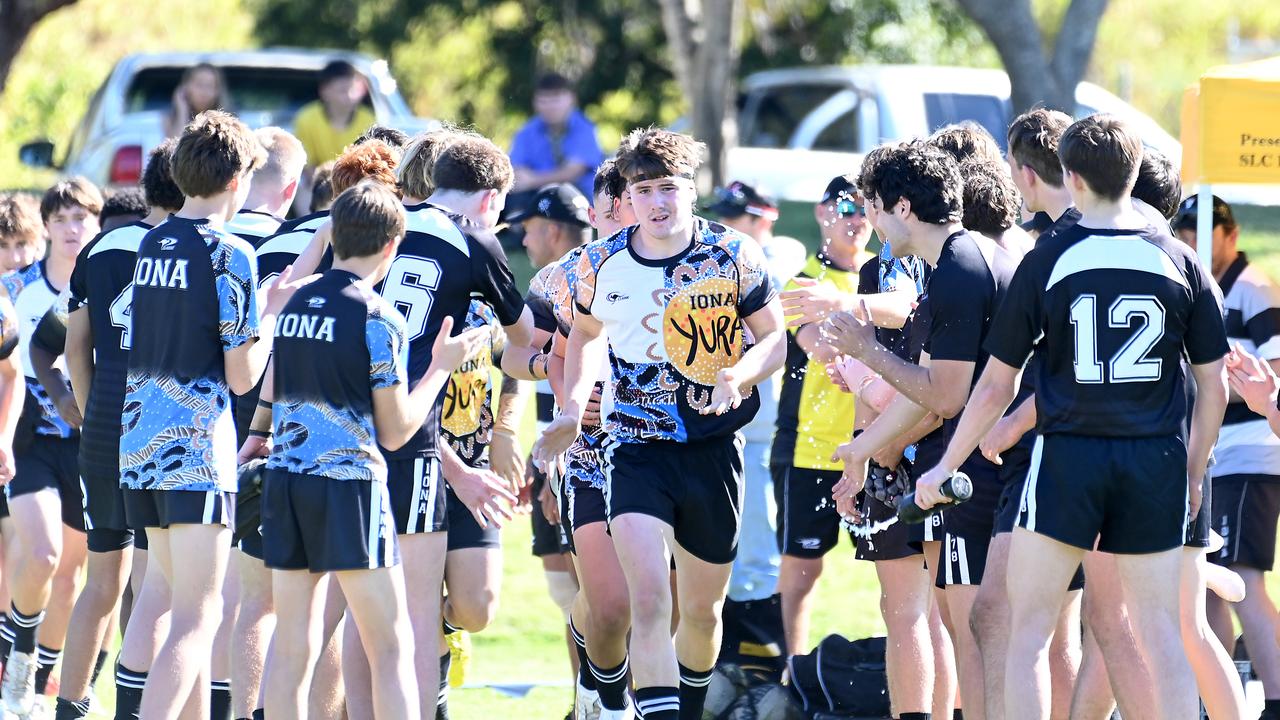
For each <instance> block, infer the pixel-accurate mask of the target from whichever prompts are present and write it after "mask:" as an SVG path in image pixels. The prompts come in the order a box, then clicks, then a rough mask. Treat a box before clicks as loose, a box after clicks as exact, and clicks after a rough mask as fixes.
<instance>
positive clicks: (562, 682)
mask: <svg viewBox="0 0 1280 720" xmlns="http://www.w3.org/2000/svg"><path fill="white" fill-rule="evenodd" d="M1236 217H1237V219H1238V220H1239V222H1240V225H1241V228H1242V232H1241V240H1240V246H1241V248H1242V249H1243V250H1245V251H1247V252H1248V253H1249V255H1250V258H1251V259H1252V260H1253V262H1255V263H1257V264H1258V265H1260V266H1261V267H1263V268H1265V269H1266V270H1267V272H1268V273H1269V274H1270V275H1271V276H1272V277H1275V278H1280V208H1249V207H1242V208H1237V209H1236ZM816 230H817V228H816V225H815V224H814V222H813V220H812V214H811V213H810V212H809V210H808V206H805V205H801V204H788V205H787V206H784V208H783V213H782V221H781V222H780V226H779V230H778V232H779V233H780V234H786V235H791V236H793V237H796V238H798V239H801V240H803V241H805V243H806V244H807V245H809V246H810V247H811V248H813V247H816V244H817V232H816ZM511 262H512V267H513V269H514V271H515V273H516V275H517V277H518V278H520V280H521V282H522V283H527V281H528V278H529V277H530V276H531V274H532V270H531V268H530V266H529V263H528V260H527V259H526V257H525V255H524V253H523V251H520V250H516V251H513V252H512V253H511ZM521 435H522V436H523V437H524V439H525V443H526V448H527V447H528V444H529V442H530V441H531V439H532V437H533V418H532V404H531V405H530V414H529V415H528V416H527V417H526V421H525V423H524V427H523V428H522V433H521ZM529 548H530V528H529V518H528V516H521V517H519V518H517V519H516V520H515V521H514V522H513V523H512V524H510V525H509V526H508V527H507V529H506V530H505V531H504V534H503V549H504V561H505V570H504V573H503V587H502V596H501V598H502V599H501V608H500V610H499V612H498V617H497V619H496V620H495V621H494V623H493V624H492V626H490V627H489V629H487V630H485V631H484V632H483V633H480V634H478V635H476V636H475V637H474V638H473V662H472V665H471V669H470V674H469V677H468V684H469V685H470V686H480V685H491V684H495V685H520V684H533V685H538V686H539V687H536V688H534V689H533V690H532V692H530V693H529V694H528V695H526V696H524V697H521V698H513V697H510V696H508V695H504V694H502V693H500V692H498V691H496V690H493V689H489V688H484V687H467V688H463V689H460V690H455V691H453V696H452V697H453V700H452V702H451V703H450V706H451V707H450V714H451V717H453V718H454V719H455V720H498V719H500V718H530V719H541V718H548V719H551V718H556V719H558V718H561V717H563V716H564V713H565V712H566V711H567V710H568V709H569V706H570V703H571V698H572V692H571V689H570V687H569V682H570V675H569V669H568V668H569V665H568V655H567V650H566V646H565V642H564V635H563V631H564V627H563V625H562V622H561V619H560V614H559V611H558V610H557V609H556V608H555V606H554V605H553V604H552V603H551V601H550V599H549V598H548V597H547V592H546V584H545V582H544V580H543V574H542V566H541V563H540V562H539V561H538V560H537V559H536V558H534V557H533V556H532V555H531V554H530V551H529ZM1268 587H1269V588H1270V589H1271V593H1272V595H1273V597H1275V596H1277V593H1280V580H1277V578H1276V577H1275V576H1274V575H1272V576H1269V577H1268ZM813 631H814V637H812V638H810V640H811V642H814V643H816V642H817V641H818V640H819V639H821V637H822V636H823V635H825V634H827V633H831V632H839V633H841V634H844V635H846V636H848V637H851V638H857V637H866V636H869V635H875V634H883V633H884V623H883V621H882V620H881V618H880V612H879V589H878V587H877V583H876V579H875V571H874V569H873V567H872V565H871V564H870V563H865V562H858V561H856V560H854V559H853V553H852V552H851V551H850V547H849V545H848V544H842V545H841V546H840V548H839V549H837V550H835V551H833V552H832V553H831V554H830V555H828V561H827V569H826V572H825V573H824V574H823V577H822V580H821V581H820V582H819V583H818V588H817V590H816V598H815V603H814V613H813ZM98 690H99V695H98V697H99V698H100V699H101V700H102V703H103V705H104V706H105V708H108V709H109V708H112V707H113V706H114V702H113V701H114V695H115V693H114V687H112V681H111V674H110V673H103V678H102V679H101V682H100V683H99V688H98Z"/></svg>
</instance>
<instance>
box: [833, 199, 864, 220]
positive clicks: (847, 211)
mask: <svg viewBox="0 0 1280 720" xmlns="http://www.w3.org/2000/svg"><path fill="white" fill-rule="evenodd" d="M836 214H837V215H839V216H840V217H851V216H853V215H863V216H865V215H866V214H867V208H866V206H864V205H859V204H858V203H856V202H854V201H853V200H850V199H848V198H845V199H843V200H841V201H840V202H838V203H836Z"/></svg>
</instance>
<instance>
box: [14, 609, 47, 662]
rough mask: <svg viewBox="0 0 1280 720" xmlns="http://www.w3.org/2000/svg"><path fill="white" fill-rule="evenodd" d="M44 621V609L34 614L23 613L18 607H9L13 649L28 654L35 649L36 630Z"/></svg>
mask: <svg viewBox="0 0 1280 720" xmlns="http://www.w3.org/2000/svg"><path fill="white" fill-rule="evenodd" d="M43 621H44V611H43V610H41V611H40V612H38V613H36V614H35V615H23V614H22V613H20V612H18V608H17V607H14V606H10V607H9V624H10V625H12V626H13V649H14V650H17V651H18V652H20V653H27V654H28V655H30V654H33V653H35V651H36V630H39V629H40V623H41V622H43Z"/></svg>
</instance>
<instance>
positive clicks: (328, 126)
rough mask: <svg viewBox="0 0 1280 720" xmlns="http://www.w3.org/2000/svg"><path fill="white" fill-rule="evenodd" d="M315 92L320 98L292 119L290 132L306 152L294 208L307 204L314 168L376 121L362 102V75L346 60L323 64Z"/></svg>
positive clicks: (364, 91)
mask: <svg viewBox="0 0 1280 720" xmlns="http://www.w3.org/2000/svg"><path fill="white" fill-rule="evenodd" d="M317 92H318V94H319V95H320V99H318V100H313V101H312V102H309V103H307V104H306V105H303V106H302V109H300V110H299V111H298V115H297V117H295V118H294V120H293V134H294V135H295V136H297V138H298V139H299V140H301V141H302V148H303V149H304V150H306V151H307V167H305V168H304V169H303V170H302V183H301V185H300V186H299V188H298V195H297V198H298V199H297V204H298V207H310V205H311V185H312V183H311V173H312V171H313V170H314V169H315V167H316V166H317V165H320V164H322V163H325V162H328V161H329V160H336V159H337V157H338V156H339V155H341V154H342V151H343V149H344V148H346V147H347V146H348V145H351V144H353V143H355V141H356V139H357V138H359V137H360V136H361V134H362V133H364V132H365V131H366V130H367V129H368V128H369V126H370V125H373V124H374V121H375V120H376V118H375V117H374V115H373V110H372V109H371V108H369V107H368V106H367V105H365V104H364V99H365V96H366V95H367V94H368V92H369V87H368V85H367V84H366V81H365V79H364V76H363V75H361V74H360V73H359V72H357V71H356V69H355V66H354V65H352V64H351V63H349V62H347V61H346V60H334V61H332V62H330V63H329V64H328V65H325V66H324V69H323V70H321V71H320V84H319V87H318V88H317Z"/></svg>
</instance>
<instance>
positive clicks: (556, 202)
mask: <svg viewBox="0 0 1280 720" xmlns="http://www.w3.org/2000/svg"><path fill="white" fill-rule="evenodd" d="M594 190H595V197H594V207H588V206H587V204H586V199H585V198H584V197H582V193H580V192H578V190H577V188H575V187H573V186H572V185H569V184H568V183H557V184H554V185H548V186H546V187H544V188H542V189H541V190H539V191H538V193H537V195H535V196H534V198H533V201H532V202H531V203H530V206H529V209H528V211H526V213H525V214H524V217H522V218H520V219H521V220H523V222H524V225H525V245H526V247H527V248H528V249H529V257H530V259H532V260H534V262H535V263H536V264H542V265H543V268H542V270H540V271H539V272H538V274H537V275H536V276H534V278H533V281H532V282H530V284H529V293H528V294H527V296H526V301H527V303H528V305H529V308H530V310H532V311H533V318H534V333H533V337H534V346H533V347H526V348H509V349H508V350H507V353H504V354H503V364H504V367H505V369H506V370H507V372H509V373H511V374H512V375H513V376H516V377H519V378H521V379H525V380H535V381H539V382H544V383H546V384H547V385H548V387H550V388H555V389H556V390H562V389H563V382H562V381H563V368H564V364H563V360H562V359H563V357H564V340H565V339H566V338H567V337H568V332H569V327H570V326H571V325H572V321H573V303H572V301H571V300H570V297H569V287H568V284H567V282H566V278H567V271H568V268H570V267H572V265H573V264H574V263H575V262H576V261H577V258H578V255H579V253H580V252H581V249H582V247H583V244H584V243H585V242H587V241H589V240H590V239H591V238H590V230H589V227H591V226H594V227H595V228H596V233H597V236H598V237H601V238H603V237H607V236H608V235H612V234H614V233H616V232H617V231H618V230H620V229H622V228H623V227H626V226H627V225H628V224H633V222H634V217H633V216H632V215H631V209H630V204H629V203H628V202H627V201H626V199H625V198H624V197H622V196H623V193H624V192H625V191H624V189H623V182H622V179H621V177H620V176H619V175H618V172H617V169H616V168H615V167H614V163H613V161H612V160H606V161H605V162H604V163H602V164H601V166H600V167H599V168H598V169H597V171H596V176H595V179H594ZM553 357H554V358H555V359H556V361H555V362H552V358H553ZM602 370H603V371H604V373H605V374H603V375H602V377H603V378H605V379H607V377H608V375H607V371H608V370H607V368H602ZM599 391H600V387H599V386H598V387H597V390H596V391H595V392H594V393H593V395H592V398H593V402H592V406H591V407H589V408H588V410H587V415H588V416H589V417H588V418H587V419H586V420H585V422H586V425H587V427H588V430H587V432H584V433H583V434H582V435H580V436H579V437H578V439H577V440H576V441H574V445H573V447H571V448H570V450H569V452H568V455H567V457H566V461H565V463H564V467H563V469H560V468H557V471H556V472H555V473H554V474H553V477H552V480H553V482H551V483H548V484H547V486H546V488H545V489H544V490H543V491H542V493H541V494H540V495H541V496H540V497H539V501H540V502H539V505H540V507H539V508H535V509H534V510H533V514H534V520H535V523H534V538H535V539H534V546H535V553H536V551H537V548H538V533H539V531H540V527H541V525H545V526H547V528H548V529H549V530H552V531H556V530H558V531H561V532H562V533H563V534H564V535H565V537H566V539H567V540H568V541H569V542H568V543H567V545H568V550H569V551H570V553H572V555H571V556H570V557H571V558H572V562H573V570H574V571H575V574H576V577H577V590H576V591H575V592H568V591H570V590H572V589H573V588H572V587H570V586H569V583H571V582H572V578H573V576H572V575H569V573H568V572H567V571H566V572H563V574H562V575H560V574H557V573H558V572H559V571H556V570H554V569H553V568H554V567H555V566H554V565H553V561H554V560H559V559H560V558H561V557H563V556H561V555H560V554H559V553H555V554H545V555H543V556H542V559H543V569H544V571H545V572H546V573H547V584H548V587H549V588H550V589H551V595H552V599H553V600H555V601H556V602H557V603H558V604H559V603H561V602H563V604H562V605H561V609H562V610H563V611H564V612H565V614H566V625H567V628H566V629H567V632H568V636H569V638H570V640H571V641H572V643H573V647H574V648H575V649H576V651H577V653H576V657H577V663H576V668H575V670H576V688H575V692H574V712H573V716H574V717H575V718H587V719H589V720H594V719H595V718H596V717H598V716H601V715H602V714H603V715H604V716H605V717H613V716H616V715H617V714H618V713H626V712H632V710H631V709H630V707H629V704H628V698H627V696H626V690H627V685H628V678H627V662H626V657H627V655H626V652H627V651H626V634H627V628H628V627H630V621H631V613H630V606H629V602H628V598H627V593H626V578H625V577H624V576H623V575H622V568H621V566H620V565H619V564H618V559H617V555H616V553H615V552H614V550H613V541H612V540H611V539H610V538H609V536H608V534H607V533H606V532H605V516H604V495H603V492H602V488H603V485H604V474H603V472H602V471H601V469H600V448H601V446H602V444H603V440H604V433H603V431H602V430H601V429H600V418H599ZM551 404H552V403H548V407H547V408H546V409H547V411H548V412H551V411H552V408H551V407H550V406H551ZM540 410H541V408H540ZM535 475H536V476H537V477H540V478H543V482H545V478H546V475H545V474H544V473H541V472H540V471H536V470H535ZM537 482H538V481H536V480H535V483H537ZM546 495H550V496H551V497H550V500H552V501H553V502H547V501H545V500H544V497H545V496H546ZM544 514H545V517H544ZM539 519H542V521H543V522H542V523H541V524H539V523H538V522H537V521H538V520H539ZM548 519H550V520H551V521H552V522H554V523H555V525H554V526H553V525H550V524H549V523H547V522H546V521H547V520H548ZM553 537H554V536H553ZM575 538H576V540H575ZM553 547H554V546H553ZM562 580H563V581H564V582H565V587H563V588H561V587H557V583H558V582H561V581H562ZM562 594H563V595H567V596H568V597H567V600H562ZM593 603H594V605H593ZM592 656H593V657H594V658H595V659H594V660H592V659H591V657H592Z"/></svg>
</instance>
